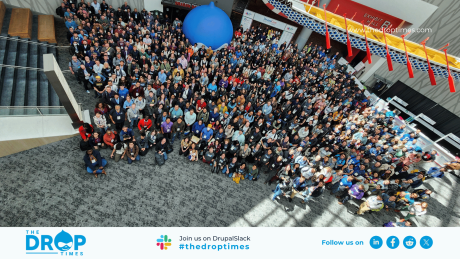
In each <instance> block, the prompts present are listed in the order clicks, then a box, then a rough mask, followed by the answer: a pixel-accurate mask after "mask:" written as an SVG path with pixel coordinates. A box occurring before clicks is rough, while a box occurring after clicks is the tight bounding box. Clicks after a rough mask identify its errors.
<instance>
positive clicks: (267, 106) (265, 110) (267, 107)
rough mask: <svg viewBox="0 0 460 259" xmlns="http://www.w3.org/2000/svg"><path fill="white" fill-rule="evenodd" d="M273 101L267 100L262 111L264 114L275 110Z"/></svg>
mask: <svg viewBox="0 0 460 259" xmlns="http://www.w3.org/2000/svg"><path fill="white" fill-rule="evenodd" d="M271 104H272V103H271V102H267V103H266V104H264V106H263V107H262V113H263V114H264V115H268V114H270V113H271V112H272V110H273V107H272V105H271Z"/></svg>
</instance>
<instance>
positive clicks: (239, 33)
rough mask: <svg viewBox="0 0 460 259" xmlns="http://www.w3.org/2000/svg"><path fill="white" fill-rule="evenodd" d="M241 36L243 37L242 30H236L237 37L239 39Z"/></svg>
mask: <svg viewBox="0 0 460 259" xmlns="http://www.w3.org/2000/svg"><path fill="white" fill-rule="evenodd" d="M239 37H241V32H240V30H237V31H235V38H237V39H238V38H239Z"/></svg>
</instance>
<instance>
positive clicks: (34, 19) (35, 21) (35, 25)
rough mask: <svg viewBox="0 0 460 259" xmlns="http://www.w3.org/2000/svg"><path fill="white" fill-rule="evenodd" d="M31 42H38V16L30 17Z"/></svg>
mask: <svg viewBox="0 0 460 259" xmlns="http://www.w3.org/2000/svg"><path fill="white" fill-rule="evenodd" d="M32 40H38V15H34V16H33V17H32Z"/></svg>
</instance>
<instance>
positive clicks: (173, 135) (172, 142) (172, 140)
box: [171, 132, 181, 144]
mask: <svg viewBox="0 0 460 259" xmlns="http://www.w3.org/2000/svg"><path fill="white" fill-rule="evenodd" d="M180 135H181V133H180V132H175V133H173V134H172V138H171V144H174V139H175V138H176V136H177V139H178V140H179V141H180V139H181V136H180Z"/></svg>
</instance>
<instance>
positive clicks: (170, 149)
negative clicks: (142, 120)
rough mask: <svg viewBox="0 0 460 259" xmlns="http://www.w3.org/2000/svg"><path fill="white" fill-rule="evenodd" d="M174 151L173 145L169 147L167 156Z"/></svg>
mask: <svg viewBox="0 0 460 259" xmlns="http://www.w3.org/2000/svg"><path fill="white" fill-rule="evenodd" d="M173 151H174V148H173V146H172V145H168V147H167V148H166V154H169V153H172V152H173Z"/></svg>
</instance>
